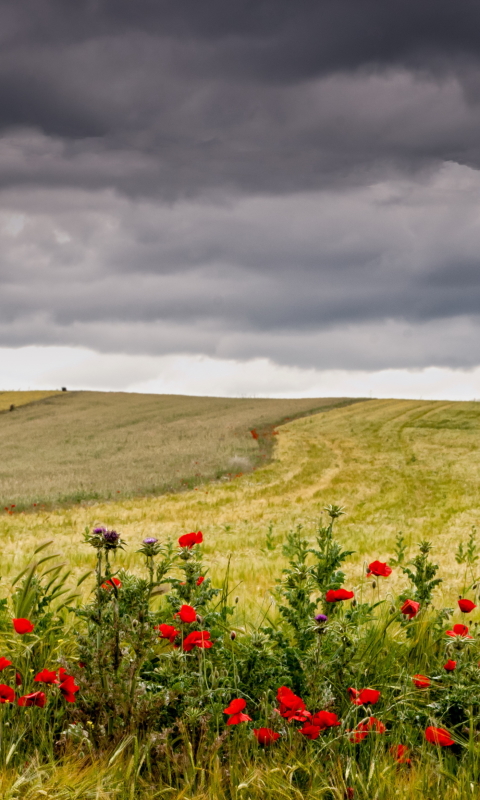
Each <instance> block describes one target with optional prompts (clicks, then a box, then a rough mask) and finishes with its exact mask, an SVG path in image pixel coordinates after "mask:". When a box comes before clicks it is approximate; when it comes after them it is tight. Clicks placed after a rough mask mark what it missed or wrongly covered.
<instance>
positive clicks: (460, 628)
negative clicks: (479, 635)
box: [445, 623, 473, 639]
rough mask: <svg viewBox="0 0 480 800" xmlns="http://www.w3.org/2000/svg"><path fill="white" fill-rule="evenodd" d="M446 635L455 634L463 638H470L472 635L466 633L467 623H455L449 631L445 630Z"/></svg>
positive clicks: (453, 635)
mask: <svg viewBox="0 0 480 800" xmlns="http://www.w3.org/2000/svg"><path fill="white" fill-rule="evenodd" d="M445 635H446V636H452V637H453V638H455V637H457V636H462V637H463V638H464V639H472V638H473V637H472V636H469V634H468V625H462V624H460V623H457V625H454V626H453V629H452V630H451V631H445Z"/></svg>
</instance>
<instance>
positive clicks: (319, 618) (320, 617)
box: [315, 614, 328, 623]
mask: <svg viewBox="0 0 480 800" xmlns="http://www.w3.org/2000/svg"><path fill="white" fill-rule="evenodd" d="M315 619H316V621H317V622H319V623H322V622H328V617H327V615H326V614H317V615H316V617H315Z"/></svg>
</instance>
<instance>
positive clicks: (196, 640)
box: [183, 631, 213, 653]
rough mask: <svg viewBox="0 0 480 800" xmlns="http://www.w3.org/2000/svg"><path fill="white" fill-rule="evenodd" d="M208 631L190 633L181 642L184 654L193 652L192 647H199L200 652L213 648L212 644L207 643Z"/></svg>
mask: <svg viewBox="0 0 480 800" xmlns="http://www.w3.org/2000/svg"><path fill="white" fill-rule="evenodd" d="M209 639H210V631H192V633H189V634H188V636H186V637H185V639H184V640H183V649H184V650H185V652H186V653H189V652H190V650H193V648H194V647H199V648H200V649H201V650H208V648H210V647H212V646H213V642H210V641H209Z"/></svg>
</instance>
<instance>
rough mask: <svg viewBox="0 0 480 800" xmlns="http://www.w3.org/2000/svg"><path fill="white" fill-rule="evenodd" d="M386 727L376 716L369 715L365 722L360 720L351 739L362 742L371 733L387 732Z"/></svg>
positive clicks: (356, 742)
mask: <svg viewBox="0 0 480 800" xmlns="http://www.w3.org/2000/svg"><path fill="white" fill-rule="evenodd" d="M386 730H387V729H386V727H385V725H384V724H383V722H380V720H379V719H377V718H376V717H369V718H368V720H366V721H365V722H360V723H359V724H358V725H357V727H356V728H355V730H354V731H353V732H352V735H351V736H350V741H352V742H355V744H358V742H361V741H362V740H363V739H365V737H366V736H368V734H369V733H385V731H386Z"/></svg>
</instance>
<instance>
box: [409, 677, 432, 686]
mask: <svg viewBox="0 0 480 800" xmlns="http://www.w3.org/2000/svg"><path fill="white" fill-rule="evenodd" d="M412 681H413V683H414V684H415V686H416V687H417V689H428V687H429V686H430V678H427V676H426V675H414V676H413V678H412Z"/></svg>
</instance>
